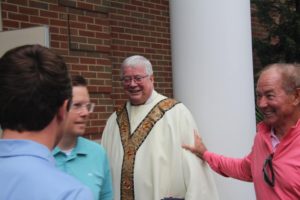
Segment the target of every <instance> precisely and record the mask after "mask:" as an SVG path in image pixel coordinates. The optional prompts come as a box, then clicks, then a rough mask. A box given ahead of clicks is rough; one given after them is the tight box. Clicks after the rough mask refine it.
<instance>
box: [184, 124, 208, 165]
mask: <svg viewBox="0 0 300 200" xmlns="http://www.w3.org/2000/svg"><path fill="white" fill-rule="evenodd" d="M194 139H195V144H194V146H191V145H187V144H183V145H182V148H184V149H186V150H189V151H191V152H192V153H193V154H195V155H196V156H198V157H199V158H201V159H203V154H204V152H205V151H207V149H206V147H205V145H204V143H203V142H202V138H201V137H200V135H199V133H198V132H197V131H196V130H194Z"/></svg>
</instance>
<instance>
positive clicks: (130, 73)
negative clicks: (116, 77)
mask: <svg viewBox="0 0 300 200" xmlns="http://www.w3.org/2000/svg"><path fill="white" fill-rule="evenodd" d="M122 82H123V86H124V90H125V93H126V94H127V96H128V98H129V101H130V102H131V104H132V105H142V104H144V103H145V102H146V101H147V100H148V98H149V97H150V96H151V94H152V91H153V89H154V78H153V75H148V74H147V73H146V68H145V67H144V66H142V65H137V66H135V67H132V66H126V67H124V69H123V78H122Z"/></svg>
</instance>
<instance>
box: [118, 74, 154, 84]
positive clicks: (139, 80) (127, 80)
mask: <svg viewBox="0 0 300 200" xmlns="http://www.w3.org/2000/svg"><path fill="white" fill-rule="evenodd" d="M148 76H149V75H145V76H140V75H137V76H123V77H122V78H121V80H122V81H123V83H124V84H130V83H131V81H132V80H133V81H134V82H135V83H137V84H140V83H142V81H143V79H144V78H146V77H148Z"/></svg>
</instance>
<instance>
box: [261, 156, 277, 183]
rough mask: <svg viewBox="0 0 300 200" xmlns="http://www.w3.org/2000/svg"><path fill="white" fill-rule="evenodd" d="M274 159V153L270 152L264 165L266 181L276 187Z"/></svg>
mask: <svg viewBox="0 0 300 200" xmlns="http://www.w3.org/2000/svg"><path fill="white" fill-rule="evenodd" d="M272 159H273V153H272V154H270V155H269V156H268V157H267V158H266V160H265V162H264V165H263V174H264V180H265V182H266V183H267V184H268V185H269V186H271V187H274V184H275V174H274V170H273V164H272Z"/></svg>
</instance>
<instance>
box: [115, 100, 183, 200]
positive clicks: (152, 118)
mask: <svg viewBox="0 0 300 200" xmlns="http://www.w3.org/2000/svg"><path fill="white" fill-rule="evenodd" d="M177 103H179V102H178V101H176V100H175V99H171V98H167V99H163V100H162V101H160V102H158V103H157V104H156V105H155V106H154V107H153V108H152V110H151V111H150V112H149V113H148V115H147V116H146V117H145V118H144V119H143V121H142V122H141V123H140V124H139V126H138V127H137V128H136V130H135V131H134V132H133V134H130V123H129V118H128V113H127V109H126V104H125V105H124V107H123V108H121V109H118V110H117V111H116V113H117V122H118V125H119V129H120V136H121V141H122V145H123V150H124V157H123V164H122V173H121V200H134V179H133V172H134V161H135V155H136V153H137V151H138V149H139V147H140V146H141V145H142V143H143V142H144V140H145V139H146V138H147V136H148V134H149V133H150V131H151V129H152V128H153V126H154V125H155V123H156V122H158V121H159V120H160V119H161V118H162V117H163V116H164V114H165V113H166V112H167V111H168V110H170V109H171V108H173V107H174V106H175V105H176V104H177Z"/></svg>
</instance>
